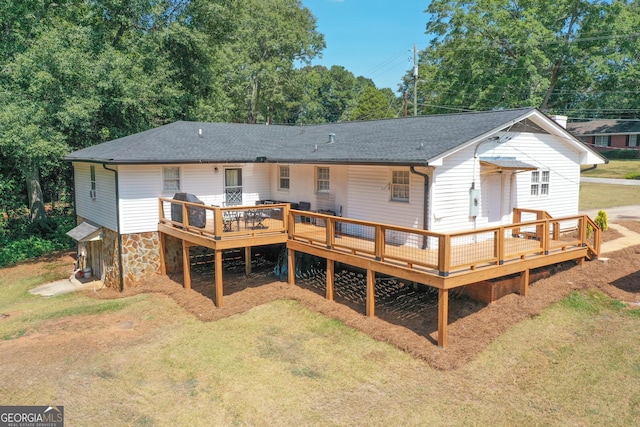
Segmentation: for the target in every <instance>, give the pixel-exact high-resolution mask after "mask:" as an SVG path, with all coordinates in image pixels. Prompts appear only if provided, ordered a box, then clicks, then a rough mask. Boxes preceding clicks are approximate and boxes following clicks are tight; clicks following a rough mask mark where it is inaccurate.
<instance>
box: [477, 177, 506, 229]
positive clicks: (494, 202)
mask: <svg viewBox="0 0 640 427" xmlns="http://www.w3.org/2000/svg"><path fill="white" fill-rule="evenodd" d="M481 185H482V216H484V217H485V218H486V219H487V222H488V225H499V224H504V223H505V221H506V222H507V223H508V219H505V215H507V214H508V212H507V205H508V203H509V197H510V194H509V187H508V179H507V176H506V174H505V173H490V174H486V175H483V176H482V180H481Z"/></svg>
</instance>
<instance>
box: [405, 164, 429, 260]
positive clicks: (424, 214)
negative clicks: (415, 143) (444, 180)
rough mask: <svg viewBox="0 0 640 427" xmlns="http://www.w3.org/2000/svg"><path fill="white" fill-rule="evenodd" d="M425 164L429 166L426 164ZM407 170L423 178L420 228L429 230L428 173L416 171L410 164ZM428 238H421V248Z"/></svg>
mask: <svg viewBox="0 0 640 427" xmlns="http://www.w3.org/2000/svg"><path fill="white" fill-rule="evenodd" d="M425 166H429V165H428V164H426V165H425ZM409 170H410V171H411V173H412V174H415V175H418V176H421V177H423V178H424V206H423V207H422V228H423V229H424V230H429V226H430V224H429V175H428V174H426V173H422V172H418V171H417V170H416V168H415V166H410V167H409ZM427 241H428V238H427V237H426V236H425V238H424V239H423V240H422V249H426V248H427V247H428V245H427Z"/></svg>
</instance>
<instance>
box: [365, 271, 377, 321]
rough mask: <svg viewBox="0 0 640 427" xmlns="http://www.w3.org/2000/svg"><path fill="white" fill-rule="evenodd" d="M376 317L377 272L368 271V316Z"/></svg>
mask: <svg viewBox="0 0 640 427" xmlns="http://www.w3.org/2000/svg"><path fill="white" fill-rule="evenodd" d="M375 315H376V272H375V271H373V270H370V269H369V270H367V316H369V317H374V316H375Z"/></svg>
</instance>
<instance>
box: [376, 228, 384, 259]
mask: <svg viewBox="0 0 640 427" xmlns="http://www.w3.org/2000/svg"><path fill="white" fill-rule="evenodd" d="M374 241H375V243H374V244H375V249H374V251H375V257H376V260H377V261H382V259H383V257H384V229H383V228H382V225H381V224H377V225H376V234H375V240H374Z"/></svg>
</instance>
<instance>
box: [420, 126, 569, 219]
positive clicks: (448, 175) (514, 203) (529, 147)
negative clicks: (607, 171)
mask: <svg viewBox="0 0 640 427" xmlns="http://www.w3.org/2000/svg"><path fill="white" fill-rule="evenodd" d="M504 136H510V137H511V139H509V140H507V141H506V142H503V143H501V144H497V143H496V142H485V143H481V144H480V145H479V146H478V147H477V150H478V151H477V154H478V159H479V158H482V157H490V158H496V157H502V158H514V159H517V160H519V161H522V162H525V163H528V164H530V165H532V166H535V167H538V168H539V169H540V170H541V171H542V170H548V171H549V172H550V175H551V176H550V183H549V184H550V186H549V189H550V191H549V195H548V196H531V195H530V184H531V182H530V181H531V173H530V172H522V171H520V172H518V173H511V172H505V173H504V174H503V175H504V177H503V178H502V179H501V180H490V179H482V178H481V175H480V173H481V167H480V165H479V163H475V164H474V154H475V150H476V148H475V147H470V148H467V149H464V150H461V151H459V152H456V153H455V154H453V155H451V156H449V157H447V158H445V159H444V164H443V166H440V167H438V168H436V170H435V174H434V177H435V178H434V182H433V193H432V194H433V199H432V205H433V227H432V229H433V230H434V231H440V232H447V231H453V230H461V229H471V228H481V227H485V226H488V225H495V224H496V223H500V222H508V221H509V220H510V218H511V213H512V212H513V208H514V207H519V208H529V209H541V210H546V211H547V212H549V213H550V214H551V215H552V216H554V217H560V216H566V215H575V214H577V212H578V196H579V188H580V165H579V157H580V155H579V153H578V152H576V151H574V150H572V149H571V148H570V146H569V145H568V144H564V143H563V142H562V141H559V140H558V139H557V138H555V137H553V136H551V135H547V134H532V133H516V134H508V135H503V140H504ZM476 161H477V160H476ZM474 176H475V179H474ZM474 181H475V188H476V189H478V191H479V193H480V197H481V200H480V204H481V206H482V205H483V200H482V197H485V198H486V197H487V196H488V194H489V193H490V192H491V190H488V189H483V188H482V184H483V183H485V184H486V183H488V182H492V183H494V184H496V183H500V182H502V184H501V185H502V191H503V194H502V200H503V201H504V202H503V203H504V204H503V212H502V214H503V216H502V219H501V220H498V221H494V222H491V223H490V222H489V218H488V217H487V214H488V210H487V208H486V206H485V207H484V208H483V209H481V210H480V215H479V216H478V217H477V218H475V220H474V218H473V217H471V216H469V190H470V188H471V185H472V184H473V183H474ZM484 203H485V204H486V203H487V201H486V200H485V201H484Z"/></svg>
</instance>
